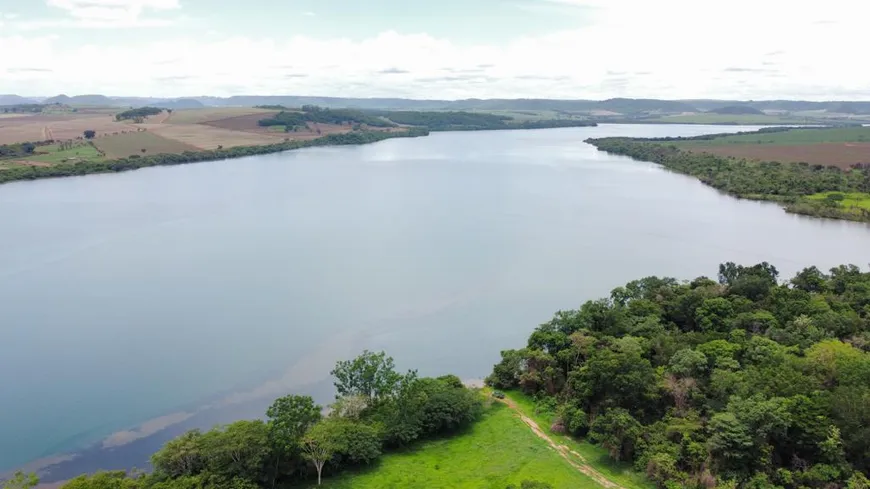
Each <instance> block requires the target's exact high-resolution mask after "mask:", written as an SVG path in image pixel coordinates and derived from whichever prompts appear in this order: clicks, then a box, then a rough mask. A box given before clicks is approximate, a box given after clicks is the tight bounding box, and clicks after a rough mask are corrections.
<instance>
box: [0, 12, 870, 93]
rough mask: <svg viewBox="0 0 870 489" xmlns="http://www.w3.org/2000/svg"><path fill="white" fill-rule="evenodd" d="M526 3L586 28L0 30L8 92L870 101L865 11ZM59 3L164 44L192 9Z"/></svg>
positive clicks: (76, 16)
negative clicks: (127, 38) (580, 17)
mask: <svg viewBox="0 0 870 489" xmlns="http://www.w3.org/2000/svg"><path fill="white" fill-rule="evenodd" d="M526 1H527V3H528V4H529V5H535V6H555V7H557V8H559V9H575V8H577V9H583V10H584V11H586V12H588V15H587V16H586V21H585V22H584V23H583V25H582V26H578V27H577V28H575V29H563V30H559V31H554V32H550V33H543V34H537V35H524V36H516V37H514V38H513V39H509V40H506V41H490V40H486V39H484V40H482V41H478V42H473V43H468V42H464V43H460V42H457V41H455V40H452V39H449V38H446V37H436V36H433V35H429V34H426V33H408V32H403V31H402V29H401V26H396V28H395V29H392V30H387V31H384V32H380V33H373V34H372V35H370V36H367V37H365V38H363V39H358V40H354V39H350V38H342V37H324V36H312V35H293V36H289V37H278V36H274V35H266V34H262V35H250V34H249V35H240V34H235V33H233V32H223V33H222V34H221V33H220V32H221V31H220V30H212V32H210V33H207V34H205V33H198V32H190V33H187V32H185V31H183V30H181V31H173V32H171V33H170V34H171V35H166V34H165V33H163V32H162V31H161V33H160V35H154V36H153V39H147V40H137V41H136V42H130V43H124V42H96V41H86V42H80V43H70V42H69V41H68V40H67V39H66V38H65V35H64V33H63V32H57V31H56V30H53V31H51V32H50V33H49V32H48V30H47V29H46V30H45V31H41V30H39V28H34V27H33V25H32V24H33V22H37V21H38V19H37V20H34V19H26V18H23V17H19V18H8V19H9V20H6V21H5V22H6V26H4V27H0V52H3V53H4V56H2V57H0V93H19V94H23V95H34V96H35V95H54V94H57V93H67V94H69V95H74V94H84V93H104V94H109V95H137V96H159V97H179V96H194V95H216V96H226V95H239V94H258V95H269V94H275V95H287V94H296V95H329V96H348V97H374V96H396V97H413V98H442V99H458V98H575V99H576V98H587V99H601V98H610V97H655V98H671V99H675V98H682V99H688V98H735V99H771V98H792V99H808V100H835V99H854V100H860V99H870V68H867V67H866V65H865V64H863V63H862V62H861V57H860V51H859V49H860V46H862V44H863V39H862V38H863V34H862V32H863V25H862V24H863V22H864V21H863V19H865V18H867V17H868V15H870V5H868V4H865V3H863V2H859V1H851V0H828V1H826V2H825V3H824V4H818V3H809V2H805V3H801V2H792V3H785V2H780V1H773V0H771V1H767V2H765V1H762V0H754V1H750V0H732V1H730V2H728V3H721V2H715V3H714V2H697V1H689V0H660V1H659V2H655V3H650V2H645V1H642V0H526ZM47 3H48V5H50V6H52V7H53V8H56V9H60V10H62V11H64V12H66V13H67V18H64V19H54V20H53V22H67V23H76V24H79V25H82V26H87V25H89V24H90V25H91V26H92V27H103V28H108V27H113V26H127V27H130V26H139V27H145V28H147V27H148V26H149V22H152V23H154V24H151V27H154V28H155V29H156V31H155V32H157V31H160V29H161V27H158V25H162V24H160V22H172V21H173V20H175V19H177V16H178V15H181V12H182V7H183V6H182V5H181V3H180V2H179V1H178V0H48V2H47ZM306 12H308V11H305V10H303V11H300V13H301V15H303V16H307V15H306ZM155 13H159V14H160V15H161V16H160V17H155V16H154V14H155ZM173 16H175V17H173ZM307 17H310V16H307ZM321 17H323V16H320V15H318V16H317V19H321ZM496 20H497V19H496ZM28 22H30V23H31V25H30V26H28V25H27V23H28ZM201 22H203V23H204V24H206V25H207V24H208V22H207V20H201ZM16 23H19V24H20V26H26V27H27V28H26V29H20V28H19V29H17V28H16V27H15V24H16ZM10 26H11V27H10ZM112 32H117V31H112ZM46 70H48V71H46Z"/></svg>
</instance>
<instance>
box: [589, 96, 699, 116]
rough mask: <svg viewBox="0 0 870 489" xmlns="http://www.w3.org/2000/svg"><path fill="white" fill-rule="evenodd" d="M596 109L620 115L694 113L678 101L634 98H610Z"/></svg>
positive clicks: (689, 106) (686, 105)
mask: <svg viewBox="0 0 870 489" xmlns="http://www.w3.org/2000/svg"><path fill="white" fill-rule="evenodd" d="M596 105H597V108H599V109H601V110H609V111H611V112H620V113H622V114H637V113H640V112H665V113H682V112H696V111H697V110H698V109H696V108H695V107H694V106H692V105H689V104H687V103H686V102H680V101H678V100H657V99H636V98H612V99H608V100H604V101H602V102H598V103H597V104H596Z"/></svg>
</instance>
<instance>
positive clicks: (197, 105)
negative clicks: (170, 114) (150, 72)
mask: <svg viewBox="0 0 870 489" xmlns="http://www.w3.org/2000/svg"><path fill="white" fill-rule="evenodd" d="M154 105H155V106H157V107H160V108H162V109H173V110H175V109H201V108H203V107H205V106H206V105H205V104H203V103H202V102H200V101H199V100H196V99H192V98H179V99H175V100H166V101H163V102H157V103H156V104H154Z"/></svg>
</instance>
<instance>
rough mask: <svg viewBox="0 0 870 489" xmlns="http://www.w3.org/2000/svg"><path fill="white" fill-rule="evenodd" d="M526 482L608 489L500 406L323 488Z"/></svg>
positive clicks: (497, 488)
mask: <svg viewBox="0 0 870 489" xmlns="http://www.w3.org/2000/svg"><path fill="white" fill-rule="evenodd" d="M328 468H329V465H327V467H326V469H325V470H328ZM524 480H537V481H541V482H547V483H549V484H551V485H552V486H553V488H554V489H597V488H600V487H602V486H601V485H600V484H599V483H597V482H596V481H595V480H593V479H592V478H590V477H589V476H587V475H585V474H583V473H582V472H580V471H578V470H577V469H576V468H575V467H573V466H572V464H571V463H569V461H567V460H566V459H564V458H563V457H562V456H561V455H560V454H559V453H558V452H557V451H556V450H555V449H553V447H552V446H550V444H549V443H547V441H546V440H544V439H542V438H540V437H538V436H537V435H535V433H534V432H533V431H532V430H531V429H529V426H528V425H526V424H525V423H524V422H523V421H522V420H521V419H520V417H519V416H518V415H517V413H516V411H514V410H513V409H511V408H509V407H508V406H507V405H505V404H503V403H500V402H496V403H493V405H492V406H491V407H490V408H489V409H487V410H486V413H485V414H484V416H483V418H482V419H481V420H480V421H478V422H477V423H475V424H474V425H472V427H471V428H469V429H468V431H467V432H466V433H463V434H460V435H457V436H455V437H451V438H444V439H439V440H432V441H428V442H425V443H422V444H420V445H419V446H417V447H415V448H414V449H412V450H409V451H407V452H404V453H401V452H400V453H391V454H387V455H385V456H384V457H383V459H382V461H381V462H380V463H379V464H377V465H376V466H374V467H372V468H371V469H369V470H367V471H365V472H362V473H346V474H342V475H339V476H336V477H330V478H327V479H325V480H324V482H323V486H322V487H324V488H327V489H344V488H351V487H352V488H354V489H367V488H372V489H374V488H378V489H388V488H396V489H399V488H403V489H404V488H408V487H419V488H430V487H431V488H436V487H450V488H492V489H504V488H505V487H507V486H508V485H510V484H513V485H515V486H519V485H520V483H521V482H522V481H524Z"/></svg>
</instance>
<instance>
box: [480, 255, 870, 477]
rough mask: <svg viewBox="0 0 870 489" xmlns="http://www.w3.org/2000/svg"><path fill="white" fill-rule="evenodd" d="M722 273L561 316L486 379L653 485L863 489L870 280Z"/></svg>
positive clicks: (840, 274) (869, 450) (626, 290)
mask: <svg viewBox="0 0 870 489" xmlns="http://www.w3.org/2000/svg"><path fill="white" fill-rule="evenodd" d="M779 278H780V277H779V274H778V272H777V270H776V268H775V267H773V266H772V265H770V264H768V263H761V264H758V265H755V266H749V267H744V266H740V265H736V264H734V263H725V264H723V265H721V266H720V267H719V273H718V276H717V280H711V279H708V278H706V277H700V278H697V279H695V280H693V281H691V282H679V281H677V280H675V279H672V278H659V277H647V278H643V279H640V280H635V281H633V282H630V283H628V284H626V285H625V286H622V287H618V288H616V289H614V290H613V292H612V293H611V295H610V297H608V298H606V299H600V300H597V301H589V302H587V303H585V304H584V305H583V306H582V307H580V309H578V310H572V311H562V312H559V313H557V314H556V315H555V316H554V317H553V319H552V320H550V321H549V322H547V323H544V324H542V325H541V326H539V327H538V328H537V329H536V330H535V331H534V332H533V333H532V335H531V336H530V337H529V340H528V343H527V345H526V346H525V348H522V349H519V350H508V351H504V352H502V361H501V362H500V363H498V364H497V365H496V366H495V367H494V369H493V372H492V374H491V375H490V377H489V378H488V379H487V382H488V383H489V384H490V385H492V386H493V387H495V388H499V389H519V390H521V391H522V392H524V393H525V394H526V395H528V396H533V397H534V398H535V399H536V400H537V408H538V409H540V410H542V411H546V412H549V413H552V414H553V421H554V423H553V425H552V427H551V429H552V430H553V431H556V432H564V433H570V434H574V435H576V436H580V437H584V438H586V439H588V440H590V441H593V442H595V443H597V444H598V445H600V446H601V447H603V448H605V449H606V450H607V451H608V452H609V454H610V457H611V458H613V459H614V460H619V461H623V462H627V463H631V464H633V465H634V467H635V468H636V469H637V470H638V471H642V472H645V473H646V474H647V476H648V477H649V478H650V479H651V480H652V481H654V482H655V483H656V484H658V486H659V487H663V488H677V487H687V488H714V487H721V488H736V487H740V488H747V489H749V488H751V489H762V488H764V489H767V488H770V489H777V488H782V489H800V488H808V489H809V488H819V489H822V488H824V489H829V488H865V487H868V484H870V483H868V480H867V475H868V473H870V273H866V272H862V271H861V270H860V269H859V268H857V267H855V266H851V265H850V266H839V267H836V268H834V269H832V270H831V271H830V272H829V273H823V272H821V271H820V270H818V269H816V268H815V267H810V268H806V269H804V270H803V271H801V272H800V273H798V274H797V275H796V276H795V277H794V278H792V279H791V280H790V281H787V282H785V283H780V280H779Z"/></svg>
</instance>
